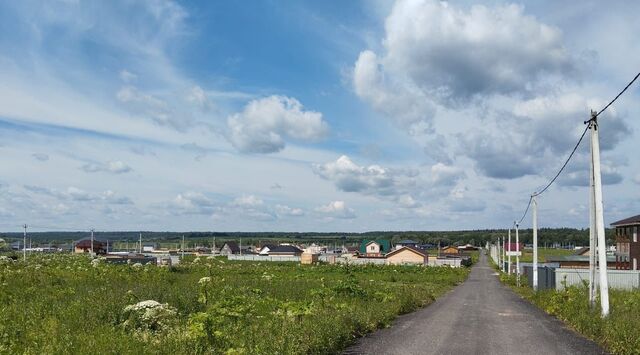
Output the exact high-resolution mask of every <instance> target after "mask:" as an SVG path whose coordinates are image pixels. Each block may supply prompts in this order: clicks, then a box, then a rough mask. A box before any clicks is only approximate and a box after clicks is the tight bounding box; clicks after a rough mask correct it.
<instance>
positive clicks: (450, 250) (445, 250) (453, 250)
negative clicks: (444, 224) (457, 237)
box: [440, 245, 459, 255]
mask: <svg viewBox="0 0 640 355" xmlns="http://www.w3.org/2000/svg"><path fill="white" fill-rule="evenodd" d="M440 253H441V254H445V255H447V254H450V255H457V254H459V251H458V248H457V247H454V246H452V245H450V246H448V247H444V248H442V249H441V250H440Z"/></svg>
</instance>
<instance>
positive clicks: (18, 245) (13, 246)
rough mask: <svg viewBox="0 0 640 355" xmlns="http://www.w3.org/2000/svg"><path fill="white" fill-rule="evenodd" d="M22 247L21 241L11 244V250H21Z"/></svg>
mask: <svg viewBox="0 0 640 355" xmlns="http://www.w3.org/2000/svg"><path fill="white" fill-rule="evenodd" d="M22 248H23V246H22V241H21V240H17V241H15V242H13V243H11V250H22Z"/></svg>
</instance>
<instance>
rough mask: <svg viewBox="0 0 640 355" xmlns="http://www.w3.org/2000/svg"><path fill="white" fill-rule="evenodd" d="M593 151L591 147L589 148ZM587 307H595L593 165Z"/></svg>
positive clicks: (591, 168)
mask: <svg viewBox="0 0 640 355" xmlns="http://www.w3.org/2000/svg"><path fill="white" fill-rule="evenodd" d="M591 150H592V151H593V147H592V148H591ZM589 167H590V174H589V306H590V307H591V309H593V308H595V306H596V282H597V281H596V255H597V254H598V252H597V247H598V242H597V240H596V211H595V185H594V181H593V164H589Z"/></svg>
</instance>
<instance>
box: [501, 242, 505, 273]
mask: <svg viewBox="0 0 640 355" xmlns="http://www.w3.org/2000/svg"><path fill="white" fill-rule="evenodd" d="M500 240H501V242H500V247H501V248H502V258H500V270H502V272H504V236H502V237H500Z"/></svg>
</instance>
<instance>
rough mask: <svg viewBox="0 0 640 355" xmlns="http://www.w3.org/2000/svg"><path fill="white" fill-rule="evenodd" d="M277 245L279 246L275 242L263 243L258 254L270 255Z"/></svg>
mask: <svg viewBox="0 0 640 355" xmlns="http://www.w3.org/2000/svg"><path fill="white" fill-rule="evenodd" d="M275 247H277V245H275V244H263V245H262V247H261V248H260V250H259V251H258V254H260V255H269V252H270V251H271V250H272V249H274V248H275Z"/></svg>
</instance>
